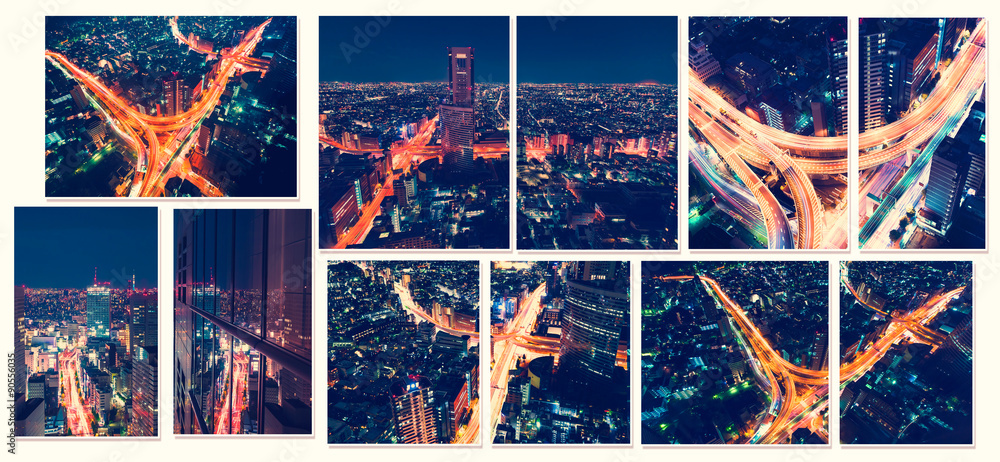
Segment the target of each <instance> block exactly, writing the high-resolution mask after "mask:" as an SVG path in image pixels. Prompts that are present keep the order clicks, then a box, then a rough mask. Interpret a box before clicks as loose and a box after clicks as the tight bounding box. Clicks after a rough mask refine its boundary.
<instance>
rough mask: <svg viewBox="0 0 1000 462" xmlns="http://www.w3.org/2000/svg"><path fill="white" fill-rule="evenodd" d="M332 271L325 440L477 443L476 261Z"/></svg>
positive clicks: (378, 264)
mask: <svg viewBox="0 0 1000 462" xmlns="http://www.w3.org/2000/svg"><path fill="white" fill-rule="evenodd" d="M328 270H329V271H328V273H327V291H328V293H329V297H328V303H329V305H330V306H329V309H330V319H329V325H328V331H329V352H328V353H329V354H328V356H327V366H328V367H327V371H328V376H327V398H328V403H329V414H328V416H327V422H328V428H327V442H328V443H330V444H449V443H451V444H477V443H479V429H480V425H479V422H480V414H479V402H480V401H479V262H477V261H354V262H347V261H339V262H336V261H334V262H330V263H329V267H328Z"/></svg>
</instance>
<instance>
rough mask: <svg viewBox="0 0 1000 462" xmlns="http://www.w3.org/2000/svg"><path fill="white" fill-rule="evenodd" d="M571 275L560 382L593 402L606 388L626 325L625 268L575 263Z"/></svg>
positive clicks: (596, 263) (561, 352) (604, 264)
mask: <svg viewBox="0 0 1000 462" xmlns="http://www.w3.org/2000/svg"><path fill="white" fill-rule="evenodd" d="M581 267H582V268H581ZM571 274H572V275H573V276H574V277H573V278H571V279H570V280H567V281H566V298H565V301H564V303H563V310H564V312H565V314H564V316H565V317H564V319H563V325H562V338H561V347H560V349H559V380H560V381H561V382H562V383H563V386H564V387H566V389H567V390H569V391H576V392H579V395H581V396H582V397H584V398H596V397H597V396H599V395H600V390H602V389H604V388H606V387H608V386H609V385H610V384H611V379H612V374H613V372H614V368H615V362H616V359H617V355H618V343H619V340H620V339H621V334H622V329H623V328H624V327H625V326H627V323H628V292H627V281H628V278H627V276H625V275H627V274H628V272H627V265H626V264H625V263H621V262H578V263H576V268H574V269H573V270H572V271H571ZM622 276H625V277H622ZM623 280H624V282H625V283H624V284H622V282H623Z"/></svg>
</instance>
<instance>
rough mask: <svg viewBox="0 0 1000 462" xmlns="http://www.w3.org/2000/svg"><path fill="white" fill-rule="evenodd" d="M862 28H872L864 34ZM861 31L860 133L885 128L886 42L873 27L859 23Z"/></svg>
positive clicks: (883, 36) (883, 35) (883, 33)
mask: <svg viewBox="0 0 1000 462" xmlns="http://www.w3.org/2000/svg"><path fill="white" fill-rule="evenodd" d="M866 24H871V25H872V27H870V28H868V29H873V30H866V28H865V27H864V26H865V25H866ZM861 26H862V29H861V34H860V35H861V37H860V40H861V43H860V46H861V54H860V56H859V59H860V64H861V85H860V90H861V100H860V101H861V131H862V132H865V131H868V130H872V129H875V128H878V127H881V126H883V125H885V113H886V84H887V82H888V80H887V79H886V57H887V55H886V39H885V32H882V31H880V30H878V28H877V27H875V23H872V22H864V21H862V24H861Z"/></svg>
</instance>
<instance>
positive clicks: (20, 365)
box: [14, 286, 28, 398]
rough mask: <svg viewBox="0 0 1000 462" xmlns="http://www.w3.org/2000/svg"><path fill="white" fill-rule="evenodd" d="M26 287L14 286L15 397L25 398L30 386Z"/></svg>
mask: <svg viewBox="0 0 1000 462" xmlns="http://www.w3.org/2000/svg"><path fill="white" fill-rule="evenodd" d="M24 359H25V358H24V286H14V396H15V398H16V397H18V396H23V395H24V392H25V388H26V387H27V386H28V385H27V382H28V366H27V363H25V362H24Z"/></svg>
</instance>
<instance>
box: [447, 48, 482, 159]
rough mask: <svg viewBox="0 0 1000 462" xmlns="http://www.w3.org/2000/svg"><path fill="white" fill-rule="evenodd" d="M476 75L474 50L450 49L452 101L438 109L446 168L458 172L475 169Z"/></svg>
mask: <svg viewBox="0 0 1000 462" xmlns="http://www.w3.org/2000/svg"><path fill="white" fill-rule="evenodd" d="M474 79H475V74H474V73H473V49H472V48H471V47H449V48H448V89H449V92H450V94H449V98H448V101H446V102H445V103H443V104H441V105H440V106H438V114H439V116H440V117H441V129H442V134H441V153H442V154H443V157H444V165H445V166H446V167H447V168H448V169H450V170H453V171H456V172H465V173H467V172H470V171H472V170H473V168H474V167H475V158H474V157H473V151H472V141H473V135H474V134H475V127H476V115H475V83H474V82H475V80H474Z"/></svg>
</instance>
